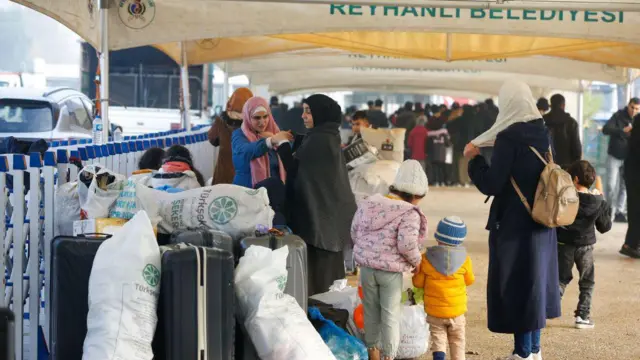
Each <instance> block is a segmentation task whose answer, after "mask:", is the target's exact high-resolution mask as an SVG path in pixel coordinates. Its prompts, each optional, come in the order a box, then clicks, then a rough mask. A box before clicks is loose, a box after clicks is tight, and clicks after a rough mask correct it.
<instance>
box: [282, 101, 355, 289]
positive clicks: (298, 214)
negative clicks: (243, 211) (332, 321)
mask: <svg viewBox="0 0 640 360" xmlns="http://www.w3.org/2000/svg"><path fill="white" fill-rule="evenodd" d="M303 108H304V110H303V111H304V112H303V115H302V119H303V121H304V124H305V127H306V128H307V129H309V131H308V133H307V135H305V136H304V137H298V138H297V139H296V143H295V145H294V146H293V150H292V149H291V147H290V146H289V145H284V146H281V147H280V148H279V149H278V153H279V154H280V157H281V159H282V162H283V164H284V166H285V168H286V169H287V187H288V193H287V205H288V206H287V210H288V214H289V216H288V218H289V219H288V224H289V225H290V227H291V229H292V230H293V232H294V233H295V234H296V235H298V236H300V237H301V238H302V239H303V240H304V241H305V242H306V243H307V254H308V271H309V295H310V296H311V295H314V294H318V293H322V292H326V291H329V286H331V284H332V283H333V281H335V280H337V279H343V278H344V276H345V269H344V255H343V250H344V248H345V245H347V246H352V245H351V234H350V230H351V221H352V220H353V215H354V214H355V212H356V208H357V207H356V201H355V198H354V196H353V192H352V191H351V187H350V185H349V179H348V177H347V167H346V164H345V160H344V157H343V155H342V149H341V147H340V130H339V126H340V123H341V121H342V110H341V109H340V105H338V103H336V102H335V101H334V100H333V99H331V98H329V97H327V96H325V95H313V96H310V97H309V98H307V99H306V100H305V101H304V104H303Z"/></svg>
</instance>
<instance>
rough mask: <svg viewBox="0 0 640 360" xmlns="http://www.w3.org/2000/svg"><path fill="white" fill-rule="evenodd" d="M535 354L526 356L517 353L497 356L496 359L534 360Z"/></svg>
mask: <svg viewBox="0 0 640 360" xmlns="http://www.w3.org/2000/svg"><path fill="white" fill-rule="evenodd" d="M533 359H534V357H533V354H531V355H529V356H528V357H526V358H523V357H520V356H518V355H517V354H513V355H509V356H507V357H502V358H497V359H496V360H533Z"/></svg>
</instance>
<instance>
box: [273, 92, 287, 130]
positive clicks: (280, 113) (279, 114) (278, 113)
mask: <svg viewBox="0 0 640 360" xmlns="http://www.w3.org/2000/svg"><path fill="white" fill-rule="evenodd" d="M269 106H270V107H271V115H272V116H273V120H275V121H276V124H280V123H281V122H282V118H283V117H284V114H285V113H286V112H287V110H285V109H284V108H283V107H282V106H281V105H280V100H278V97H277V96H272V97H271V99H270V100H269Z"/></svg>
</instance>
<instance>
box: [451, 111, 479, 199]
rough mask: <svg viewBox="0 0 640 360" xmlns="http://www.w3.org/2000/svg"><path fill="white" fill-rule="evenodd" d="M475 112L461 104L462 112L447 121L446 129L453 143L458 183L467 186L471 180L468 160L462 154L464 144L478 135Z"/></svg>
mask: <svg viewBox="0 0 640 360" xmlns="http://www.w3.org/2000/svg"><path fill="white" fill-rule="evenodd" d="M475 121H476V113H475V110H474V109H473V106H471V105H463V106H462V114H461V115H460V116H459V117H457V118H455V119H453V120H451V121H449V122H448V123H447V130H448V131H449V134H450V135H451V139H452V143H453V161H454V163H455V166H454V167H455V168H457V170H458V173H457V174H456V175H457V179H458V183H459V184H460V185H462V186H469V185H470V182H471V180H470V179H469V176H468V175H467V173H468V172H467V167H468V162H469V161H468V160H467V159H466V158H465V157H464V156H462V152H463V151H464V147H465V145H467V144H468V143H469V141H471V140H473V138H475V137H476V135H478V134H477V133H476V122H475Z"/></svg>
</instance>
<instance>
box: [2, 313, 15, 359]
mask: <svg viewBox="0 0 640 360" xmlns="http://www.w3.org/2000/svg"><path fill="white" fill-rule="evenodd" d="M13 321H14V318H13V312H12V311H11V310H9V309H4V308H2V309H0V360H13V359H14V357H15V354H14V349H13Z"/></svg>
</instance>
